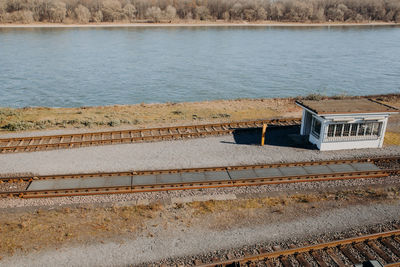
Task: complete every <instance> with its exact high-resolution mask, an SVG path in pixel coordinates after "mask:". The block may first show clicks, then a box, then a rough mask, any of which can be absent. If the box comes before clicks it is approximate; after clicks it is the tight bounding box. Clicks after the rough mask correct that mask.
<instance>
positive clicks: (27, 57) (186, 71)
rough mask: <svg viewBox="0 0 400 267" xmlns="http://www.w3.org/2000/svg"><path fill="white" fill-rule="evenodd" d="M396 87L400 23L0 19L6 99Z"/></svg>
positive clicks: (120, 100) (134, 98)
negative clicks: (25, 24) (97, 23)
mask: <svg viewBox="0 0 400 267" xmlns="http://www.w3.org/2000/svg"><path fill="white" fill-rule="evenodd" d="M398 92H400V27H396V26H385V27H382V26H363V27H361V26H344V27H339V26H338V27H328V26H324V27H148V28H146V27H140V28H139V27H136V28H135V27H116V28H102V27H99V28H18V29H15V28H11V29H10V28H0V106H3V107H4V106H7V107H27V106H49V107H77V106H97V105H114V104H136V103H142V102H145V103H150V102H184V101H202V100H213V99H235V98H264V97H288V96H298V95H308V94H312V93H319V94H324V95H367V94H381V93H398Z"/></svg>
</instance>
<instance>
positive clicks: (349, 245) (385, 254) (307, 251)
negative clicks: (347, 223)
mask: <svg viewBox="0 0 400 267" xmlns="http://www.w3.org/2000/svg"><path fill="white" fill-rule="evenodd" d="M399 236H400V230H393V231H388V232H382V233H376V234H370V235H364V236H358V237H353V238H348V239H343V240H336V241H332V242H327V243H322V244H316V245H309V246H305V247H297V248H291V249H287V250H278V251H273V252H264V253H260V254H255V255H250V256H247V257H242V258H236V259H232V260H227V261H216V262H213V263H208V264H199V265H198V266H202V267H217V266H218V267H223V266H257V264H258V263H263V264H264V265H266V266H277V265H278V266H279V265H283V266H296V265H295V264H297V265H300V266H314V265H319V266H331V265H332V264H335V265H338V266H348V265H352V264H358V263H362V262H363V261H367V260H374V259H379V260H380V262H382V263H384V264H388V265H390V266H399V265H400V262H399V259H400V251H399V249H398V248H397V247H398V246H399V243H400V242H399V241H400V239H399ZM374 255H377V256H374ZM349 263H350V264H349Z"/></svg>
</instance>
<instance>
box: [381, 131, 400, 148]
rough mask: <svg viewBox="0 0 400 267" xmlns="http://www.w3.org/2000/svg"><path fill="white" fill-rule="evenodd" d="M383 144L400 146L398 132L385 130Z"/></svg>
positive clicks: (399, 134)
mask: <svg viewBox="0 0 400 267" xmlns="http://www.w3.org/2000/svg"><path fill="white" fill-rule="evenodd" d="M384 144H385V145H388V146H400V132H398V133H395V132H386V134H385V140H384Z"/></svg>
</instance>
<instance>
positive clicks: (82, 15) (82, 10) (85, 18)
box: [75, 5, 91, 23]
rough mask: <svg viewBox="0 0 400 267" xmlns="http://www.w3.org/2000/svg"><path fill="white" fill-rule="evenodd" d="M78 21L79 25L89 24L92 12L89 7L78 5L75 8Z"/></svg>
mask: <svg viewBox="0 0 400 267" xmlns="http://www.w3.org/2000/svg"><path fill="white" fill-rule="evenodd" d="M75 16H76V20H77V21H78V22H79V23H88V22H89V20H90V17H91V14H90V11H89V9H88V8H87V7H85V6H83V5H78V6H77V7H76V8H75Z"/></svg>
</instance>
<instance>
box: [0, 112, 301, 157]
mask: <svg viewBox="0 0 400 267" xmlns="http://www.w3.org/2000/svg"><path fill="white" fill-rule="evenodd" d="M300 122H301V119H300V118H288V119H268V120H255V121H238V122H224V123H212V124H200V125H186V126H171V127H160V128H143V129H131V130H119V131H102V132H91V133H80V134H61V135H45V136H31V137H12V138H0V153H11V152H27V151H38V150H46V149H54V148H72V147H81V146H91V145H106V144H121V143H133V142H143V141H156V140H166V139H181V138H190V137H205V136H212V135H224V134H231V133H232V132H233V131H235V130H237V129H248V128H255V127H261V126H262V125H263V124H267V125H268V126H269V127H279V126H294V125H299V124H300ZM74 138H75V139H79V140H74Z"/></svg>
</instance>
